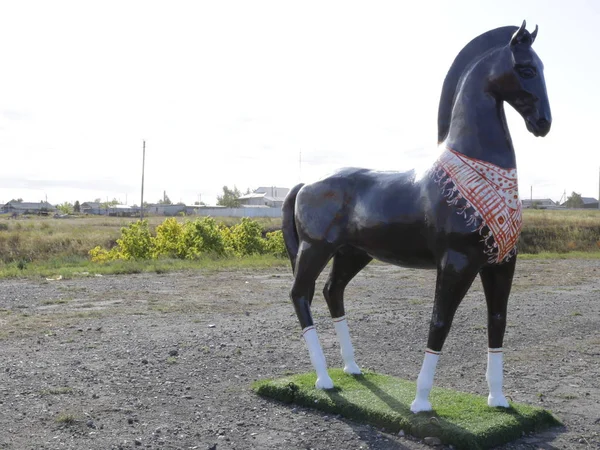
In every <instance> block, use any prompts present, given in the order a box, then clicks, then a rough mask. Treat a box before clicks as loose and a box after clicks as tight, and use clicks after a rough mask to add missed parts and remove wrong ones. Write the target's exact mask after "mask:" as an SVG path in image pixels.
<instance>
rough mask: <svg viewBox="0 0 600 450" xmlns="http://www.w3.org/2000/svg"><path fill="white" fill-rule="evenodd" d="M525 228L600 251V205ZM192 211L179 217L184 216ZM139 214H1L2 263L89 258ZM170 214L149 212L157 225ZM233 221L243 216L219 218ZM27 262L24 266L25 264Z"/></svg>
mask: <svg viewBox="0 0 600 450" xmlns="http://www.w3.org/2000/svg"><path fill="white" fill-rule="evenodd" d="M523 215H524V228H523V234H522V237H521V242H520V245H519V248H520V253H521V254H527V253H530V254H537V253H541V252H554V253H567V252H573V251H579V252H598V251H599V250H600V211H598V210H560V211H552V210H525V211H524V213H523ZM194 218H196V217H195V216H192V217H187V218H186V217H178V218H177V219H178V220H179V221H181V222H183V221H185V220H193V219H194ZM136 220H138V219H136V218H118V217H98V216H88V217H79V218H68V219H54V218H51V217H30V218H19V219H10V218H8V217H6V216H4V217H2V216H0V264H2V263H4V264H13V265H14V264H17V265H21V266H26V265H28V264H30V263H31V262H36V263H39V262H44V263H52V262H53V261H55V262H56V265H57V266H63V265H65V264H68V263H69V262H71V263H77V262H80V261H81V260H82V259H88V251H89V250H90V249H91V248H93V247H96V246H98V245H99V246H101V247H103V248H112V247H113V246H114V245H115V244H116V240H117V239H118V238H119V237H120V236H121V228H123V227H125V226H127V225H128V224H130V223H131V222H134V221H136ZM164 220H165V217H157V216H150V217H149V218H148V222H149V224H150V227H151V230H152V231H154V229H155V228H156V226H157V225H159V224H161V223H162V222H164ZM216 220H217V222H219V223H223V224H225V225H228V226H230V225H233V224H235V223H238V222H239V220H240V219H239V218H234V217H223V218H216ZM257 221H258V222H259V223H260V224H261V226H262V227H263V229H264V230H267V231H270V230H274V229H277V228H280V227H281V219H273V218H264V219H257ZM22 268H23V267H19V269H22Z"/></svg>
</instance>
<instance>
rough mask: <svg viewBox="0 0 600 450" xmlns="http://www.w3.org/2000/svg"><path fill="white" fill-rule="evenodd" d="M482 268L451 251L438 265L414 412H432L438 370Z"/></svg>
mask: <svg viewBox="0 0 600 450" xmlns="http://www.w3.org/2000/svg"><path fill="white" fill-rule="evenodd" d="M478 267H479V266H478V265H476V264H474V263H473V262H472V261H470V260H469V258H468V256H467V255H465V254H463V253H459V252H457V251H454V250H448V251H447V252H446V253H445V254H444V256H443V257H442V259H441V261H440V262H439V264H438V269H437V280H436V287H435V300H434V305H433V313H432V316H431V323H430V326H429V337H428V339H427V350H426V351H425V358H424V359H423V365H422V366H421V372H420V373H419V377H418V378H417V394H416V397H415V400H414V401H413V402H412V404H411V406H410V410H411V411H412V412H414V413H417V412H421V411H431V403H430V402H429V393H430V392H431V388H432V387H433V379H434V377H435V369H436V367H437V363H438V360H439V358H440V354H441V351H442V347H443V346H444V342H445V340H446V337H447V336H448V332H449V331H450V326H451V325H452V319H454V314H455V313H456V310H457V309H458V305H460V302H461V301H462V299H463V298H464V296H465V294H466V293H467V291H468V290H469V288H470V287H471V284H472V283H473V280H474V279H475V277H476V276H477V269H478Z"/></svg>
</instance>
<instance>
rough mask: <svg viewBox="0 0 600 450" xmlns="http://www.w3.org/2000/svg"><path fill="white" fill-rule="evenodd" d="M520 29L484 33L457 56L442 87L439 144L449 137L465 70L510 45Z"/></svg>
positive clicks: (498, 29) (504, 28) (439, 113)
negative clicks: (453, 109) (457, 95)
mask: <svg viewBox="0 0 600 450" xmlns="http://www.w3.org/2000/svg"><path fill="white" fill-rule="evenodd" d="M518 29H519V27H515V26H507V27H500V28H496V29H494V30H490V31H488V32H486V33H483V34H481V35H479V36H477V37H476V38H475V39H473V40H472V41H471V42H469V43H468V44H467V45H466V46H465V47H464V48H463V49H462V50H461V51H460V53H459V54H458V55H457V56H456V58H455V59H454V62H453V63H452V66H450V70H449V71H448V74H447V75H446V78H445V79H444V84H443V86H442V95H441V97H440V105H439V109H438V143H441V142H443V141H444V140H445V139H446V137H447V136H448V131H449V129H450V119H451V117H452V108H453V107H454V99H455V97H456V90H457V88H458V85H459V81H460V79H461V78H462V76H463V74H464V73H465V70H466V69H467V68H468V67H470V66H471V64H472V63H473V62H474V61H475V60H478V59H479V58H480V57H481V56H483V55H484V54H485V53H487V52H488V51H490V50H491V49H493V48H497V47H502V46H505V45H508V44H509V42H510V39H511V37H512V36H513V34H514V33H515V31H517V30H518Z"/></svg>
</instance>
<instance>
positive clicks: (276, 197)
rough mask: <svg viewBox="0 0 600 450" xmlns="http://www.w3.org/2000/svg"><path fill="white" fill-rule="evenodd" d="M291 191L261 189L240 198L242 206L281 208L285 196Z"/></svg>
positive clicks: (270, 188)
mask: <svg viewBox="0 0 600 450" xmlns="http://www.w3.org/2000/svg"><path fill="white" fill-rule="evenodd" d="M289 191H290V190H289V189H288V188H282V187H275V186H270V187H259V188H258V189H255V190H254V192H252V193H250V194H246V195H242V196H241V197H238V200H239V201H240V203H241V205H242V206H268V207H270V208H281V207H282V206H283V201H284V200H285V196H286V195H287V194H288V192H289Z"/></svg>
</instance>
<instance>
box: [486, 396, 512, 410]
mask: <svg viewBox="0 0 600 450" xmlns="http://www.w3.org/2000/svg"><path fill="white" fill-rule="evenodd" d="M488 406H491V407H500V408H509V407H510V405H509V404H508V400H506V397H505V396H504V395H501V396H497V397H492V396H491V395H489V396H488Z"/></svg>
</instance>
